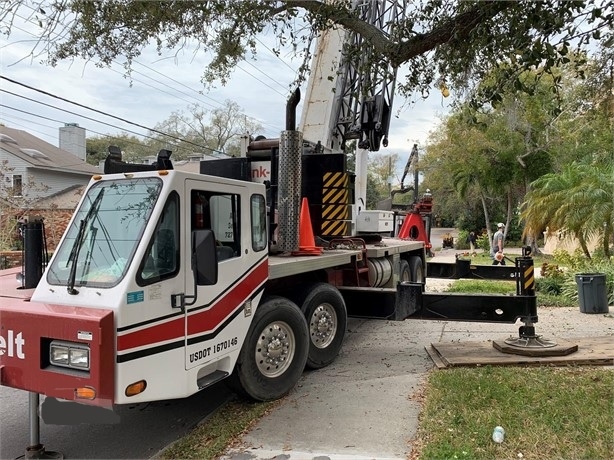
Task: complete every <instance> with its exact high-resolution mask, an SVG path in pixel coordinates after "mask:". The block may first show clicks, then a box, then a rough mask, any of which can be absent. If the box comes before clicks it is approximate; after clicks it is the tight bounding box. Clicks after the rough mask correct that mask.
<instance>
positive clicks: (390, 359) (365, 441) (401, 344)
mask: <svg viewBox="0 0 614 460" xmlns="http://www.w3.org/2000/svg"><path fill="white" fill-rule="evenodd" d="M455 253H456V251H453V250H450V251H449V253H448V252H445V253H444V254H441V252H440V253H439V254H438V255H437V256H436V258H435V259H433V260H437V261H442V260H453V258H454V255H455ZM433 281H435V280H433ZM430 283H431V281H429V282H427V290H428V289H433V285H431V286H430V287H429V284H430ZM436 290H438V289H436ZM538 315H539V322H538V324H537V325H536V328H537V333H538V334H540V335H542V336H544V337H545V338H551V339H557V338H573V337H590V336H605V335H607V336H613V339H614V315H612V314H605V315H604V314H598V315H588V314H584V313H580V311H579V308H540V309H539V310H538ZM519 325H520V323H518V324H516V325H509V324H501V325H499V324H483V323H468V322H451V321H421V320H407V321H404V322H391V321H378V320H363V319H350V320H349V322H348V332H347V337H346V340H345V343H344V346H343V349H342V350H341V353H340V355H339V357H338V358H337V360H336V361H335V362H334V363H332V364H331V365H330V366H328V367H326V368H324V369H321V370H318V371H311V372H306V373H305V374H304V375H303V377H302V379H301V380H300V382H299V384H298V386H297V387H296V388H295V389H294V390H293V391H292V392H291V393H290V394H289V395H288V396H287V397H286V398H284V399H283V400H282V401H281V403H280V404H279V406H278V407H277V408H276V409H275V410H273V411H272V412H271V413H270V414H268V415H267V416H265V417H264V418H262V419H261V420H260V421H259V422H258V423H257V424H256V425H255V426H254V427H253V428H252V429H251V430H249V432H247V433H246V434H245V435H243V436H242V437H241V439H240V442H239V443H238V444H237V445H235V446H234V447H233V448H232V450H230V451H229V452H228V453H227V454H226V455H225V456H223V457H222V459H224V460H248V459H277V460H282V459H284V460H312V459H313V460H315V459H318V460H325V459H331V460H346V459H348V460H349V459H352V460H366V459H379V460H385V459H406V458H408V457H409V456H410V455H411V451H412V445H411V443H412V439H414V437H415V435H416V430H417V427H418V415H419V413H420V408H421V406H420V398H419V395H420V390H421V388H422V387H423V385H424V381H425V379H426V377H427V375H428V373H429V372H433V371H435V372H436V370H434V369H435V367H434V364H433V362H432V361H431V359H430V358H429V356H428V355H427V353H426V350H425V347H427V346H429V345H430V344H431V343H437V342H451V341H476V340H477V341H488V340H494V339H505V338H508V337H510V336H517V333H518V326H519Z"/></svg>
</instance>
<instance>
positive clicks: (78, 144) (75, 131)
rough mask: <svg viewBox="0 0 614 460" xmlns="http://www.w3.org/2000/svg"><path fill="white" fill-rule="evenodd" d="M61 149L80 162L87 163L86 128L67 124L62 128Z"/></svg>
mask: <svg viewBox="0 0 614 460" xmlns="http://www.w3.org/2000/svg"><path fill="white" fill-rule="evenodd" d="M60 148H61V149H62V150H66V151H67V152H70V153H72V154H73V155H74V156H76V157H77V158H79V159H80V160H83V161H87V158H86V153H85V128H80V127H79V125H78V124H77V123H66V124H65V125H64V127H63V128H60Z"/></svg>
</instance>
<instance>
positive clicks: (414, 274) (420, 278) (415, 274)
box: [409, 256, 424, 283]
mask: <svg viewBox="0 0 614 460" xmlns="http://www.w3.org/2000/svg"><path fill="white" fill-rule="evenodd" d="M409 270H410V273H411V280H412V281H413V282H414V283H424V268H423V267H422V259H420V257H418V256H411V257H410V258H409Z"/></svg>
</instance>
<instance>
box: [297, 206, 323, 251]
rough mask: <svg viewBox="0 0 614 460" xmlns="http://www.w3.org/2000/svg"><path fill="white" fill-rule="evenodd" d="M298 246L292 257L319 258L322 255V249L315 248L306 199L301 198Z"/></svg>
mask: <svg viewBox="0 0 614 460" xmlns="http://www.w3.org/2000/svg"><path fill="white" fill-rule="evenodd" d="M299 227H300V228H299V231H298V236H299V246H298V251H293V252H292V255H293V256H319V255H320V254H322V248H321V247H320V246H316V242H315V238H314V236H313V229H312V228H311V216H310V215H309V204H308V203H307V198H303V201H302V202H301V217H300V220H299Z"/></svg>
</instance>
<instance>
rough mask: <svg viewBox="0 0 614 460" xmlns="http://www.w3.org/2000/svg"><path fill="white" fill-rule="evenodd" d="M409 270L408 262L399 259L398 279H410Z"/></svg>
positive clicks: (401, 280)
mask: <svg viewBox="0 0 614 460" xmlns="http://www.w3.org/2000/svg"><path fill="white" fill-rule="evenodd" d="M411 279H412V278H411V270H410V269H409V262H407V261H406V260H405V259H401V261H400V263H399V281H400V282H403V281H411Z"/></svg>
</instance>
